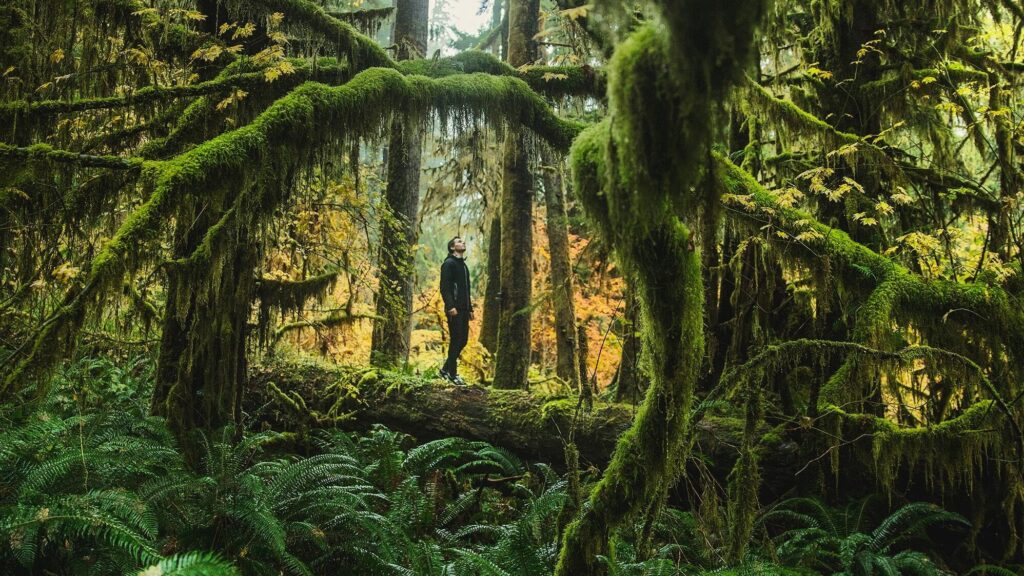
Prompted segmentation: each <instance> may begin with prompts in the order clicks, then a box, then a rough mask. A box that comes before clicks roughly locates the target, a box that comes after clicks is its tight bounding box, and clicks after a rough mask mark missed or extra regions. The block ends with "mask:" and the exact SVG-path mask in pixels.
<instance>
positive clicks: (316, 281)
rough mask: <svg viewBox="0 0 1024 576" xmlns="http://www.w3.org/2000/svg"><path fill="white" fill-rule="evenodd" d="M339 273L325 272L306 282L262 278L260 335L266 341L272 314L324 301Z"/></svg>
mask: <svg viewBox="0 0 1024 576" xmlns="http://www.w3.org/2000/svg"><path fill="white" fill-rule="evenodd" d="M337 279H338V272H337V271H333V272H325V273H323V274H318V275H316V276H313V277H310V278H306V279H305V280H278V279H275V278H260V279H259V280H257V281H256V298H257V299H259V301H260V314H259V319H258V321H257V326H258V331H259V335H260V338H261V340H262V341H266V336H267V330H268V328H269V325H270V317H271V312H272V311H274V310H277V311H279V312H281V313H284V312H288V311H296V312H298V311H301V310H302V307H303V306H305V305H306V303H307V302H309V301H310V300H323V297H324V296H325V295H326V294H327V292H328V291H329V290H331V289H332V288H333V287H334V283H335V281H337Z"/></svg>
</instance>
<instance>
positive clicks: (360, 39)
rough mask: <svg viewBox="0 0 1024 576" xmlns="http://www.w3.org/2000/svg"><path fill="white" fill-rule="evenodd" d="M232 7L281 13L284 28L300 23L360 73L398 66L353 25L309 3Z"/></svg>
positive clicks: (235, 1)
mask: <svg viewBox="0 0 1024 576" xmlns="http://www.w3.org/2000/svg"><path fill="white" fill-rule="evenodd" d="M229 6H231V7H232V8H234V9H235V11H237V12H242V13H244V12H248V11H257V12H259V13H261V14H265V15H270V14H272V13H274V12H281V13H283V14H284V15H285V20H284V23H285V25H288V26H291V25H295V24H298V25H300V26H302V27H304V28H307V29H309V30H311V31H313V32H315V33H317V34H319V35H320V36H321V37H322V38H323V39H324V41H325V42H327V43H330V44H332V45H333V46H334V48H335V50H336V55H337V56H339V57H341V56H344V57H346V58H347V59H348V61H349V62H350V63H351V64H352V66H353V67H354V68H356V69H357V70H358V69H362V68H369V67H372V66H386V67H388V68H394V66H395V62H394V61H393V60H392V59H391V58H390V57H389V56H388V55H387V53H386V52H384V50H383V49H382V48H381V47H380V45H378V44H377V43H376V42H374V41H373V40H372V39H370V38H368V37H367V36H365V35H364V34H362V33H360V32H359V31H358V30H356V29H355V27H354V26H352V24H349V23H348V22H345V21H342V20H339V19H337V18H335V17H333V16H331V15H330V14H328V13H327V11H326V10H324V9H323V8H321V7H320V6H319V5H317V4H315V3H313V2H310V1H309V0H245V2H239V0H230V1H229Z"/></svg>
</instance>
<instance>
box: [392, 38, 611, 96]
mask: <svg viewBox="0 0 1024 576" xmlns="http://www.w3.org/2000/svg"><path fill="white" fill-rule="evenodd" d="M398 69H399V70H401V71H402V72H404V73H406V74H417V75H421V76H430V77H433V78H436V77H440V76H448V75H451V74H466V73H473V72H486V73H487V74H493V75H495V76H515V77H517V78H520V79H522V80H524V81H526V83H527V84H529V85H530V87H531V88H533V89H534V90H536V91H537V92H541V93H543V94H547V95H548V96H552V97H560V96H594V97H603V96H604V94H605V91H606V89H607V83H606V79H605V75H604V72H603V71H602V70H599V69H595V68H591V67H589V66H529V67H527V68H525V69H523V70H517V69H516V68H514V67H513V66H510V65H509V64H508V63H506V62H504V61H502V60H499V59H498V58H497V57H495V56H494V55H493V54H491V53H490V52H484V51H482V50H466V51H465V52H460V53H458V54H456V55H454V56H449V57H447V58H439V59H436V60H435V59H432V58H424V59H417V60H406V61H403V62H400V63H399V64H398Z"/></svg>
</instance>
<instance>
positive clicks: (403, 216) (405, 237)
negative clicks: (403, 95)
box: [370, 0, 429, 365]
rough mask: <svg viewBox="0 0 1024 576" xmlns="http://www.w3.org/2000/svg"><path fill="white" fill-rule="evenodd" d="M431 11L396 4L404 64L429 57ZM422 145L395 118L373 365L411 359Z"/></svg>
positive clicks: (409, 1)
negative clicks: (427, 54) (428, 24)
mask: <svg viewBox="0 0 1024 576" xmlns="http://www.w3.org/2000/svg"><path fill="white" fill-rule="evenodd" d="M428 13H429V4H428V1H427V0H396V2H395V30H394V38H393V40H394V44H395V45H396V46H397V47H398V58H399V59H400V60H408V59H410V58H418V57H422V56H423V54H425V53H426V51H427V19H428ZM422 143H423V137H422V134H420V131H419V128H418V126H416V125H415V123H410V122H408V121H406V120H404V119H397V118H396V119H395V120H394V121H392V123H391V139H390V142H389V144H388V184H387V189H386V191H385V193H384V201H385V213H384V216H383V217H382V219H381V246H380V287H379V289H378V292H377V303H376V306H377V315H378V316H380V318H381V320H378V321H377V322H376V323H375V324H374V327H373V336H372V341H371V344H370V360H371V362H373V363H374V364H380V365H395V364H404V363H405V362H407V361H408V360H409V339H410V337H411V335H412V294H413V285H414V280H415V274H414V265H413V251H412V247H413V246H414V245H415V244H416V242H417V241H418V234H417V216H418V210H419V202H420V193H419V188H420V159H421V156H422Z"/></svg>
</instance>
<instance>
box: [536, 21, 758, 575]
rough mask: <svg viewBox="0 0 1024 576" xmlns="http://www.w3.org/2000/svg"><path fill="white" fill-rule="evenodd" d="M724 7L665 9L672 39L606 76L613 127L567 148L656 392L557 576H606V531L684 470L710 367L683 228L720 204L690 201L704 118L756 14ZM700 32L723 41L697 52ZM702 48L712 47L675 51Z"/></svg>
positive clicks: (706, 128) (703, 144)
mask: <svg viewBox="0 0 1024 576" xmlns="http://www.w3.org/2000/svg"><path fill="white" fill-rule="evenodd" d="M726 4H731V3H730V2H726V3H724V4H723V3H718V4H716V5H714V6H706V5H704V4H700V5H699V6H698V5H691V4H689V3H687V2H680V3H674V4H671V5H669V4H665V5H664V6H663V7H664V12H665V16H666V20H665V21H666V22H667V24H666V25H662V24H660V23H659V22H657V21H656V22H654V23H650V24H645V25H644V26H642V27H640V28H639V29H638V30H637V31H636V32H634V33H633V34H632V35H631V36H630V37H629V39H628V40H627V41H626V42H624V43H622V44H621V45H619V46H618V47H617V48H616V51H615V54H614V56H613V57H612V61H611V63H610V65H609V106H610V109H611V118H610V119H609V120H606V121H605V122H602V123H601V124H599V125H597V126H595V127H592V128H590V129H588V130H587V131H585V132H584V133H583V134H581V135H580V137H579V138H578V139H577V142H576V143H575V144H574V145H573V149H572V152H571V162H572V170H573V180H574V182H575V184H576V189H577V193H578V194H579V196H580V198H581V200H582V202H583V205H584V207H585V208H586V210H587V212H588V214H589V215H590V216H591V218H592V220H593V221H594V222H595V224H596V225H597V228H598V230H599V232H600V234H601V235H602V236H604V237H605V238H607V239H608V240H609V241H610V244H611V245H612V246H613V247H614V249H615V253H616V256H617V258H618V260H619V262H620V264H621V265H622V267H623V268H624V270H625V271H626V273H627V274H628V278H629V279H630V280H631V286H633V287H634V289H635V290H636V292H637V294H638V298H639V301H640V303H641V311H642V317H643V320H644V322H643V323H642V325H643V326H644V330H643V343H644V350H645V358H646V361H647V372H648V375H649V376H650V379H651V384H650V387H649V388H648V392H647V396H646V398H645V400H644V402H643V404H642V405H641V406H640V408H639V410H638V412H637V416H636V419H635V420H634V422H633V425H632V427H631V428H630V429H629V430H628V431H627V432H626V433H625V434H624V435H623V436H622V437H621V438H620V440H619V443H618V445H617V446H616V449H615V453H614V454H613V456H612V459H611V462H610V463H609V465H608V467H607V469H606V470H605V473H604V475H603V476H602V478H601V481H600V482H599V483H598V485H597V486H596V487H595V488H594V491H593V492H592V493H591V495H590V507H589V508H585V509H584V511H583V513H582V515H581V516H580V518H578V519H577V520H576V521H575V522H573V523H572V524H570V525H569V527H568V528H567V529H566V532H565V538H564V543H563V546H562V550H561V553H560V555H559V561H558V566H557V568H556V571H555V573H556V574H557V575H559V576H568V575H574V576H575V575H590V574H599V573H601V572H602V571H603V568H602V567H601V566H600V565H599V564H598V562H597V556H598V555H611V554H612V550H611V549H610V548H609V535H610V531H611V530H612V529H614V528H615V527H616V526H618V525H619V524H620V523H621V522H622V521H624V520H625V519H626V518H629V517H631V516H633V515H635V514H637V513H638V512H641V510H642V509H644V508H645V507H646V506H648V504H649V503H651V502H659V501H661V499H662V498H663V496H664V490H666V489H667V487H668V486H669V485H670V484H671V483H672V482H673V481H674V479H675V475H676V474H677V473H678V471H679V467H680V462H681V459H682V457H683V456H684V452H685V442H684V439H685V434H686V431H687V429H688V422H689V411H690V403H691V401H692V397H693V388H694V385H695V382H696V380H697V375H698V371H699V369H700V366H701V364H702V361H703V355H704V333H703V326H704V319H703V314H704V291H703V280H702V276H701V263H700V257H699V255H698V253H697V250H696V248H695V241H694V239H693V237H692V235H691V233H690V230H689V228H688V227H687V226H686V225H685V224H684V223H683V221H682V220H681V219H680V217H682V218H689V219H694V217H695V214H696V212H697V210H696V209H697V207H698V206H699V205H701V204H702V203H703V202H704V199H705V198H706V197H707V195H708V194H713V193H714V190H713V189H712V188H711V187H706V186H704V187H701V186H698V187H697V188H696V189H694V187H695V185H696V184H697V183H698V182H699V181H700V175H701V167H702V165H703V161H704V159H705V158H706V156H705V155H706V153H707V150H708V145H709V132H710V122H711V117H712V111H713V109H714V108H715V106H716V102H717V101H718V99H719V97H720V96H721V95H722V92H723V91H724V90H725V89H726V88H727V87H728V86H729V85H730V83H731V82H732V81H733V79H734V77H735V74H736V72H737V70H738V68H739V66H738V64H740V63H742V62H743V61H744V56H746V53H747V51H748V48H749V46H750V42H751V36H752V35H751V33H752V26H753V22H754V21H755V20H756V19H757V17H758V15H759V13H760V3H752V4H750V3H748V4H749V5H747V6H732V5H729V6H726ZM726 8H728V9H729V11H727V10H726ZM684 14H685V16H683V15H684ZM695 15H699V16H697V17H695ZM737 19H738V20H737ZM737 21H738V22H740V23H741V25H740V26H738V27H733V26H732V25H731V24H730V27H729V28H727V29H725V30H719V27H720V26H721V25H724V24H725V23H726V22H731V23H735V22H737ZM702 27H708V29H707V30H704V29H702ZM708 30H715V31H720V32H722V37H721V38H705V37H706V33H707V32H708ZM697 37H699V38H701V39H707V40H708V44H707V45H703V44H702V45H700V47H699V48H698V49H695V50H693V51H690V50H686V49H683V47H685V46H689V45H690V44H691V43H692V42H694V41H695V38H697ZM709 48H710V52H711V53H710V54H709V53H708V52H709V50H708V49H709ZM698 55H699V56H698Z"/></svg>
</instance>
